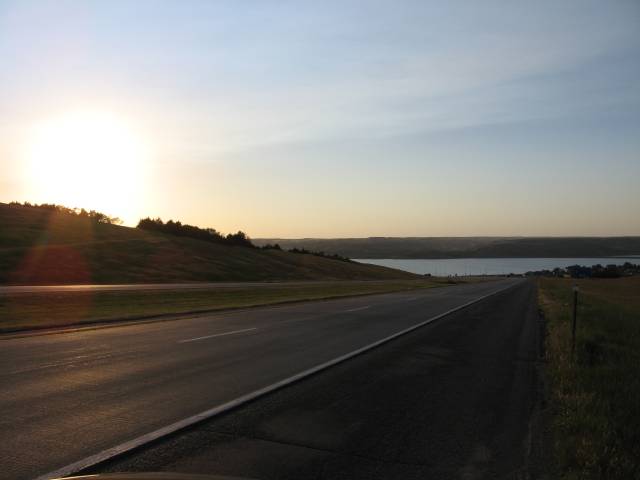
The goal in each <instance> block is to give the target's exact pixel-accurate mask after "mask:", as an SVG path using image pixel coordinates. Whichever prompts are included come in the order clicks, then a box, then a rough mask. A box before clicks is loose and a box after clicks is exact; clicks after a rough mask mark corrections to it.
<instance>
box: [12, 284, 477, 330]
mask: <svg viewBox="0 0 640 480" xmlns="http://www.w3.org/2000/svg"><path fill="white" fill-rule="evenodd" d="M477 281H481V279H468V280H462V279H460V280H455V281H454V280H451V279H444V278H430V279H425V280H389V281H374V282H371V281H361V282H358V281H347V282H340V281H333V282H313V283H308V284H305V283H299V284H291V285H286V284H284V285H279V284H272V285H270V284H265V285H264V286H260V287H252V286H246V287H242V286H241V287H232V288H230V287H217V288H216V287H207V288H202V289H187V290H155V291H154V290H141V291H101V292H100V291H98V292H55V293H14V294H0V332H9V331H16V330H25V329H36V328H48V327H60V326H66V325H76V324H82V323H88V322H97V321H103V320H104V321H109V320H116V319H122V320H127V319H132V318H139V317H145V316H154V315H162V314H173V313H176V314H177V313H184V312H192V311H207V310H222V309H230V308H242V307H253V306H259V305H273V304H277V303H284V302H296V301H304V300H320V299H328V298H337V297H345V296H352V295H365V294H375V293H386V292H397V291H402V290H415V289H425V288H433V287H439V286H443V285H449V284H451V283H467V282H477Z"/></svg>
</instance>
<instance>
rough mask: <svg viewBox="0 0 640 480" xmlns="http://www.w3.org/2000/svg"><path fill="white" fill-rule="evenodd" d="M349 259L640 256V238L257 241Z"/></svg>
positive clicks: (445, 238) (431, 238) (439, 238)
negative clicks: (317, 251) (343, 256)
mask: <svg viewBox="0 0 640 480" xmlns="http://www.w3.org/2000/svg"><path fill="white" fill-rule="evenodd" d="M254 243H255V244H256V245H263V244H265V243H278V244H280V246H282V248H286V249H289V248H294V247H295V248H306V249H307V250H319V251H324V252H327V253H332V254H333V253H335V254H338V255H345V256H347V257H349V258H506V257H519V258H526V257H552V258H561V257H568V258H576V257H612V256H626V255H640V237H408V238H392V237H371V238H326V239H325V238H301V239H278V238H276V239H274V238H268V239H255V240H254Z"/></svg>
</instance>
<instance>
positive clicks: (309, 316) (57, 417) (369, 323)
mask: <svg viewBox="0 0 640 480" xmlns="http://www.w3.org/2000/svg"><path fill="white" fill-rule="evenodd" d="M519 282H520V281H519V280H504V281H499V282H488V283H479V284H474V285H461V286H455V287H446V288H439V289H432V290H425V291H409V292H403V293H394V294H384V295H376V296H367V297H357V298H347V299H340V300H332V301H324V302H309V303H304V304H295V305H287V306H281V307H270V308H262V309H252V310H244V311H235V312H228V313H218V314H209V315H203V316H199V317H194V318H186V319H182V320H179V321H171V322H157V323H145V324H134V325H126V326H121V327H115V328H106V329H98V330H91V331H79V332H75V333H65V334H58V335H39V336H32V337H25V338H13V339H3V340H0V345H1V348H0V365H1V366H2V367H1V369H0V411H2V418H1V420H0V423H1V430H2V438H3V442H2V443H1V444H0V470H1V471H2V473H3V478H7V479H30V478H35V477H37V476H39V475H42V474H46V473H47V472H51V471H55V470H56V469H58V468H60V467H63V466H65V465H69V464H72V463H74V462H77V461H79V460H81V459H84V458H86V457H89V456H91V455H94V454H96V453H98V452H102V451H104V450H106V449H109V448H112V447H114V446H117V445H121V444H123V443H124V442H127V441H129V440H131V439H134V438H137V437H140V436H142V435H145V434H147V433H149V432H153V431H154V430H157V429H161V428H163V427H165V426H167V425H170V424H172V423H174V422H179V421H181V420H183V419H185V418H188V417H191V416H193V415H196V414H198V413H200V412H203V411H206V410H209V409H211V408H212V407H215V406H217V405H221V404H224V403H225V402H229V401H232V400H234V399H236V398H238V397H241V396H243V395H246V394H248V393H250V392H253V391H256V390H258V389H261V388H264V387H267V386H269V385H273V384H274V383H277V382H279V381H281V380H283V379H286V378H289V377H291V376H293V375H295V374H297V373H299V372H302V371H305V370H308V369H311V368H313V367H315V366H317V365H321V364H323V363H325V362H328V361H330V360H332V359H335V358H337V357H340V356H343V355H345V354H348V353H350V352H353V351H355V350H358V349H360V348H362V347H364V346H366V345H369V344H372V343H374V342H376V341H379V340H381V339H383V338H386V337H388V336H390V335H393V334H395V333H397V332H400V331H402V330H404V329H407V328H409V327H412V326H414V325H417V324H420V323H421V322H424V321H425V320H428V319H430V318H433V317H435V316H438V315H441V314H443V313H445V312H447V311H450V310H452V309H455V308H457V307H459V306H461V305H464V304H467V303H469V302H472V301H474V300H476V299H479V298H481V297H484V296H486V295H489V294H491V293H493V292H497V291H499V290H502V289H504V288H506V287H509V286H511V285H515V284H517V283H519Z"/></svg>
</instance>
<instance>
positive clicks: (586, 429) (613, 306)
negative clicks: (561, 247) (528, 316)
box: [539, 277, 640, 479]
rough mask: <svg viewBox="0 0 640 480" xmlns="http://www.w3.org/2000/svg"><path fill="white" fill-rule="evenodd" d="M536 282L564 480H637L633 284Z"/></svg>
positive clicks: (639, 340)
mask: <svg viewBox="0 0 640 480" xmlns="http://www.w3.org/2000/svg"><path fill="white" fill-rule="evenodd" d="M574 283H575V280H569V279H551V278H545V279H540V283H539V296H540V305H541V307H542V309H543V310H544V312H545V316H546V318H547V330H548V335H547V339H546V353H547V360H548V372H549V374H550V375H549V376H550V380H551V408H552V412H553V418H552V421H553V433H554V451H555V454H556V458H557V463H558V466H559V470H560V471H559V476H560V477H561V478H566V479H600V478H608V479H627V478H640V277H628V278H619V279H585V280H579V281H578V284H579V286H580V290H581V291H580V294H579V302H578V305H579V308H578V322H577V335H576V337H577V343H576V355H575V358H573V359H572V358H571V354H570V352H571V305H572V289H571V287H572V285H573V284H574Z"/></svg>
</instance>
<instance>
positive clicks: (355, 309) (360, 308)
mask: <svg viewBox="0 0 640 480" xmlns="http://www.w3.org/2000/svg"><path fill="white" fill-rule="evenodd" d="M369 307H371V305H367V306H366V307H358V308H352V309H351V310H343V313H346V312H359V311H360V310H366V309H367V308H369Z"/></svg>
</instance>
